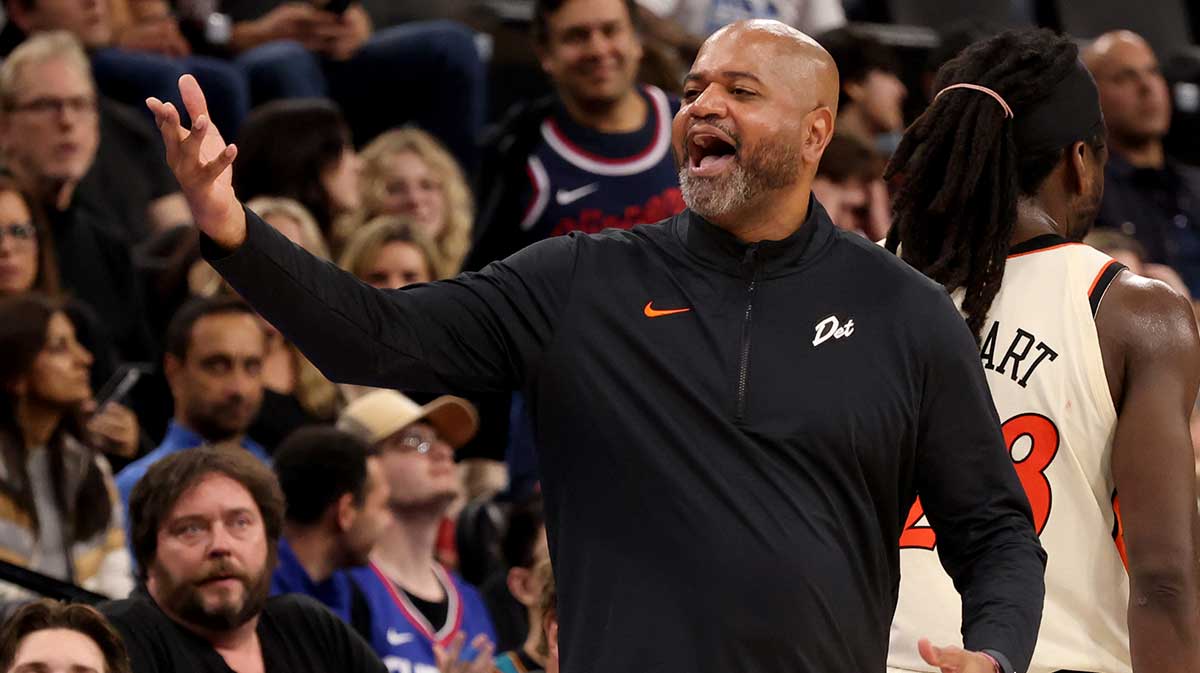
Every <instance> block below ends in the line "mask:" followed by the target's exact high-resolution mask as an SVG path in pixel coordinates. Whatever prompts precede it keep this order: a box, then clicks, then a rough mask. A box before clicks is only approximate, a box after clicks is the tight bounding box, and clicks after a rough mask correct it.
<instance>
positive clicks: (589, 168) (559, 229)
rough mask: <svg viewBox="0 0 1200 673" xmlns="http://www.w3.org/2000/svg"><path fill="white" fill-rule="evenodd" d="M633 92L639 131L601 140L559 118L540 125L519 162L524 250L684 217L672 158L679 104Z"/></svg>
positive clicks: (649, 90)
mask: <svg viewBox="0 0 1200 673" xmlns="http://www.w3.org/2000/svg"><path fill="white" fill-rule="evenodd" d="M639 93H640V94H641V95H642V98H643V99H644V100H645V101H646V103H647V106H648V113H647V115H646V122H645V124H643V125H642V128H640V129H638V130H636V131H632V132H629V133H602V132H600V131H596V130H594V129H589V128H586V127H584V126H581V125H579V124H577V123H575V122H574V121H572V120H571V117H570V115H568V114H566V113H565V111H563V110H562V108H561V106H560V108H559V111H560V113H556V114H552V115H550V116H548V117H546V119H545V121H543V122H542V125H541V128H540V132H541V136H542V137H541V142H539V143H538V144H537V146H536V147H535V148H534V150H533V153H532V154H530V156H529V158H528V159H527V160H526V163H525V170H526V173H528V177H529V191H528V194H527V199H526V201H525V203H526V204H527V205H526V207H525V212H524V214H523V216H522V218H521V232H522V234H523V238H524V245H528V244H530V243H534V242H536V241H540V240H542V239H544V238H548V237H550V236H559V235H562V234H567V233H570V232H572V231H582V232H585V233H596V232H598V231H600V230H601V229H607V228H610V227H617V228H620V229H629V228H631V227H633V226H634V225H637V224H648V223H651V222H657V221H659V220H664V219H666V218H668V217H671V216H672V215H674V214H676V213H678V212H679V211H681V210H683V208H684V204H683V196H682V195H681V194H680V192H679V171H678V170H677V169H676V167H675V160H674V158H673V157H672V155H671V120H672V118H673V117H674V114H675V111H676V110H678V108H679V104H678V101H672V100H670V99H668V98H667V95H666V94H665V93H663V91H662V90H661V89H658V88H656V87H652V86H646V87H643V88H642V89H641V90H640V91H639Z"/></svg>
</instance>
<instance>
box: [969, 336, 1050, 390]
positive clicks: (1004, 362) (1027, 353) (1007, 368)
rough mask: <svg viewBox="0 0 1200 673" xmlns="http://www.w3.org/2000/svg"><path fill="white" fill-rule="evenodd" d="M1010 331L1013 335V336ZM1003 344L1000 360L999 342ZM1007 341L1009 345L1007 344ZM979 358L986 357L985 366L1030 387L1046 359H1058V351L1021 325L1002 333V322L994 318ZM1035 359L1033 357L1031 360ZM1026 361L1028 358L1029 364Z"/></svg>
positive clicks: (1023, 385)
mask: <svg viewBox="0 0 1200 673" xmlns="http://www.w3.org/2000/svg"><path fill="white" fill-rule="evenodd" d="M1010 334H1011V337H1010ZM1001 336H1003V337H1004V338H1003V340H1000V341H999V343H1000V344H1001V346H1002V351H1000V352H1001V353H1002V355H1000V360H999V362H997V360H996V356H997V350H996V347H997V341H998V340H999V339H1000V337H1001ZM1004 344H1007V345H1004ZM979 357H980V359H982V360H983V368H984V369H987V370H995V371H996V372H997V373H999V374H1008V375H1009V376H1010V377H1011V378H1012V380H1013V381H1015V382H1016V383H1017V385H1019V386H1021V387H1022V388H1027V387H1028V386H1029V379H1030V377H1032V376H1033V374H1034V372H1036V371H1037V369H1038V367H1040V366H1041V365H1042V363H1043V362H1047V361H1049V362H1053V361H1054V360H1057V359H1058V351H1057V350H1055V349H1053V348H1051V347H1050V346H1049V345H1047V344H1046V342H1044V341H1042V340H1040V339H1038V338H1037V337H1036V336H1034V334H1033V333H1032V332H1028V331H1026V330H1024V329H1022V328H1020V327H1017V328H1016V329H1015V331H1013V332H1009V331H1004V332H1001V329H1000V321H999V320H993V321H992V326H991V327H990V328H988V331H987V336H985V337H984V339H983V344H982V345H981V346H980V349H979ZM1031 358H1032V359H1031ZM1026 360H1029V362H1028V363H1026Z"/></svg>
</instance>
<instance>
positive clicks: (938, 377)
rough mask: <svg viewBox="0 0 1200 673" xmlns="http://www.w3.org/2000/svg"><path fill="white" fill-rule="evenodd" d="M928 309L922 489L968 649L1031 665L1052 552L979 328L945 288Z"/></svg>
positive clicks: (918, 480)
mask: <svg viewBox="0 0 1200 673" xmlns="http://www.w3.org/2000/svg"><path fill="white" fill-rule="evenodd" d="M918 313H919V314H924V319H923V320H922V321H921V322H922V323H923V325H924V329H923V330H922V333H923V336H924V339H923V343H924V346H918V347H917V348H918V349H919V351H918V352H922V357H923V359H924V365H923V368H924V372H925V374H924V377H923V384H922V385H923V392H922V399H921V407H920V422H919V430H918V432H919V434H918V439H917V441H918V445H917V463H916V474H915V481H916V486H917V492H918V495H919V496H920V498H921V502H922V504H923V505H924V509H925V514H926V516H927V517H928V518H929V522H930V524H931V525H932V526H933V529H934V532H935V533H936V534H937V549H938V556H939V558H940V559H941V562H942V566H943V567H944V568H945V569H946V572H947V573H948V574H949V575H950V577H951V579H953V581H954V586H955V588H956V589H957V590H958V593H959V594H960V595H961V596H962V633H963V642H964V643H965V645H966V647H967V649H970V650H975V651H982V650H990V651H991V652H992V653H993V655H995V654H997V653H998V654H999V655H1000V656H999V657H997V658H998V659H1002V660H1005V663H1006V664H1008V665H1011V666H1013V667H1015V669H1016V670H1018V671H1023V670H1026V668H1028V666H1029V662H1030V659H1031V658H1032V657H1033V647H1034V644H1035V643H1036V641H1037V634H1038V627H1039V625H1040V623H1041V617H1042V601H1043V598H1044V596H1045V578H1044V575H1045V565H1046V554H1045V552H1044V551H1043V550H1042V547H1041V543H1040V542H1039V541H1038V538H1037V534H1036V533H1035V532H1034V528H1033V517H1032V515H1031V513H1030V508H1029V501H1028V499H1027V497H1026V496H1025V493H1024V491H1023V490H1022V488H1021V483H1020V480H1019V479H1018V478H1017V474H1016V471H1015V470H1014V469H1013V465H1012V461H1011V459H1010V458H1009V455H1008V448H1007V447H1006V446H1005V444H1004V438H1003V434H1002V433H1001V430H1000V423H999V419H998V418H997V416H996V410H995V407H994V405H993V403H992V399H991V393H990V392H989V390H988V388H987V382H986V380H985V379H984V374H983V369H982V366H981V365H980V360H979V351H978V347H977V346H976V344H975V341H974V339H973V338H972V336H971V334H970V331H969V330H968V329H967V327H966V324H965V323H964V321H963V320H962V318H961V316H960V315H959V314H958V311H957V310H956V309H955V308H954V305H953V304H952V303H951V302H950V300H949V298H948V297H946V296H945V294H940V296H939V298H938V300H936V301H934V302H929V303H928V307H927V308H925V309H924V310H921V311H919V312H918Z"/></svg>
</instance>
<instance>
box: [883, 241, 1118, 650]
mask: <svg viewBox="0 0 1200 673" xmlns="http://www.w3.org/2000/svg"><path fill="white" fill-rule="evenodd" d="M1124 268H1125V267H1124V266H1122V265H1121V264H1119V263H1117V262H1115V261H1113V260H1112V259H1110V258H1109V257H1108V256H1107V255H1105V254H1103V253H1101V252H1099V251H1097V250H1095V249H1093V248H1090V247H1088V246H1086V245H1083V244H1079V243H1069V242H1067V241H1066V240H1064V239H1062V238H1059V237H1057V236H1053V235H1047V236H1039V237H1037V238H1034V239H1032V240H1030V241H1027V242H1025V243H1022V244H1021V245H1019V246H1016V247H1014V248H1013V250H1012V252H1011V254H1010V256H1009V258H1008V261H1007V266H1006V267H1005V272H1004V281H1003V283H1002V284H1001V286H1000V293H999V294H998V295H997V296H996V299H995V301H994V302H993V304H992V308H991V310H990V311H989V312H988V318H987V321H986V322H985V324H984V331H983V340H982V344H981V346H980V355H981V358H982V360H983V367H984V369H985V371H986V374H987V381H988V387H989V388H990V389H991V391H992V398H993V399H994V400H995V402H996V410H997V412H999V415H1000V420H1001V422H1002V423H1003V430H1004V440H1005V442H1006V443H1007V444H1008V448H1009V452H1010V454H1011V457H1012V460H1013V465H1014V467H1015V468H1016V471H1017V474H1018V476H1020V478H1021V485H1022V486H1023V487H1024V488H1025V492H1026V494H1027V495H1028V496H1029V502H1030V505H1031V508H1032V510H1033V518H1034V525H1035V527H1036V528H1037V531H1038V534H1039V536H1040V537H1041V541H1042V545H1043V546H1044V547H1045V548H1046V552H1047V555H1048V557H1049V559H1048V561H1047V565H1046V603H1045V608H1044V610H1043V613H1042V626H1041V632H1040V634H1039V636H1038V642H1037V647H1036V649H1035V650H1034V655H1033V664H1032V665H1031V666H1030V669H1029V670H1030V672H1031V673H1052V672H1054V671H1059V670H1063V669H1069V670H1076V671H1094V672H1095V673H1129V672H1130V671H1131V666H1130V660H1129V631H1128V628H1127V626H1126V604H1127V601H1128V598H1129V581H1128V578H1127V575H1126V571H1125V565H1124V562H1123V551H1122V549H1123V540H1122V539H1121V537H1120V530H1119V525H1118V518H1119V517H1118V516H1117V514H1116V511H1117V505H1118V502H1117V501H1116V499H1115V492H1114V488H1113V479H1112V472H1111V470H1110V469H1109V461H1110V456H1111V452H1112V439H1113V434H1114V431H1115V429H1116V423H1117V412H1116V409H1115V407H1114V405H1113V401H1112V394H1111V393H1110V392H1109V388H1108V382H1107V378H1106V376H1105V373H1104V362H1103V359H1102V357H1101V354H1100V341H1099V337H1098V335H1097V332H1096V323H1095V314H1096V311H1097V310H1098V308H1099V306H1100V301H1101V300H1102V299H1103V297H1104V293H1105V291H1106V290H1107V289H1108V287H1109V284H1110V283H1111V282H1112V280H1113V278H1115V277H1116V275H1117V274H1118V273H1120V272H1121V271H1122V270H1123V269H1124ZM900 547H901V549H900V573H901V580H900V595H899V602H898V603H897V607H896V616H895V619H894V620H893V622H892V632H891V647H890V650H889V654H888V668H889V670H890V671H934V670H936V669H933V668H931V667H929V666H928V665H926V664H925V663H924V661H922V659H921V656H920V655H919V654H918V653H917V640H918V639H919V638H929V639H930V640H932V641H933V643H934V644H938V645H942V644H958V645H961V644H962V636H961V633H960V625H961V614H962V612H961V611H962V608H961V602H960V600H959V596H958V593H957V592H956V591H955V589H954V585H953V584H952V583H951V581H950V578H949V577H948V576H947V575H946V572H945V571H944V570H943V569H942V566H941V564H940V563H939V562H938V556H937V538H936V535H935V533H934V531H933V529H932V528H930V527H929V523H928V522H927V521H926V520H925V517H924V515H923V512H922V510H921V502H920V499H918V500H917V502H916V503H915V504H914V505H913V508H912V510H911V511H910V513H909V515H908V518H907V520H906V522H905V527H904V531H903V533H902V534H901V537H900ZM1031 581H1033V580H1032V578H1031Z"/></svg>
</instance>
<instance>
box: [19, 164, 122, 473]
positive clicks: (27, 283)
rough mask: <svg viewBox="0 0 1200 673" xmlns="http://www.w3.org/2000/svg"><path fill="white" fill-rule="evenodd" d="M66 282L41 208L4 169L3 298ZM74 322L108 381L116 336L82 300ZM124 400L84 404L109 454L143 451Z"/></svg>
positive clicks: (96, 377)
mask: <svg viewBox="0 0 1200 673" xmlns="http://www.w3.org/2000/svg"><path fill="white" fill-rule="evenodd" d="M60 287H61V284H60V282H59V278H58V261H57V258H56V255H55V253H54V242H53V240H52V239H51V237H50V236H49V234H48V232H47V230H46V223H45V222H44V220H43V218H41V217H40V214H39V211H38V209H37V208H33V207H31V206H30V201H29V199H28V198H26V196H25V193H24V192H23V191H22V190H21V189H20V187H19V186H18V185H17V183H16V181H14V180H13V178H12V176H10V175H8V174H7V173H4V172H2V171H0V297H8V296H17V295H23V294H26V293H29V292H40V293H42V294H45V295H47V296H57V295H58V294H59V292H60ZM63 311H64V312H65V313H66V314H67V315H69V316H70V318H71V321H72V323H73V324H74V325H75V329H76V332H77V337H78V338H79V339H80V341H81V342H82V343H83V344H84V345H85V347H86V348H87V349H88V351H89V352H90V353H92V357H93V360H94V362H93V365H92V368H91V374H92V376H91V383H92V386H93V387H94V386H96V385H97V384H99V383H102V382H103V381H105V380H106V379H107V378H108V377H109V376H110V375H111V374H112V373H113V371H114V370H115V369H116V354H115V352H114V350H113V346H112V339H111V337H110V336H109V334H108V332H107V330H106V329H105V327H104V325H103V324H101V322H100V320H99V319H98V318H97V317H96V315H95V312H94V311H93V310H92V309H91V308H90V307H88V306H87V305H85V304H83V303H82V302H80V301H78V300H71V301H68V302H65V303H64V304H63ZM119 402H120V400H112V401H110V403H109V404H100V405H98V404H96V402H95V401H94V400H88V401H86V402H84V404H83V405H82V407H81V408H80V410H81V411H83V412H84V413H85V414H87V415H89V416H90V418H89V420H88V421H87V427H86V430H87V433H88V437H87V438H88V439H89V440H90V441H89V443H90V444H91V445H92V446H94V447H97V448H100V449H101V450H103V451H105V452H106V453H109V454H112V455H114V456H118V457H121V458H131V457H133V455H134V454H135V453H137V449H138V441H139V436H140V430H139V427H138V419H137V417H136V416H135V415H134V413H133V412H132V411H130V410H129V409H128V408H127V407H125V406H123V405H121V404H120V403H119Z"/></svg>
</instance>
